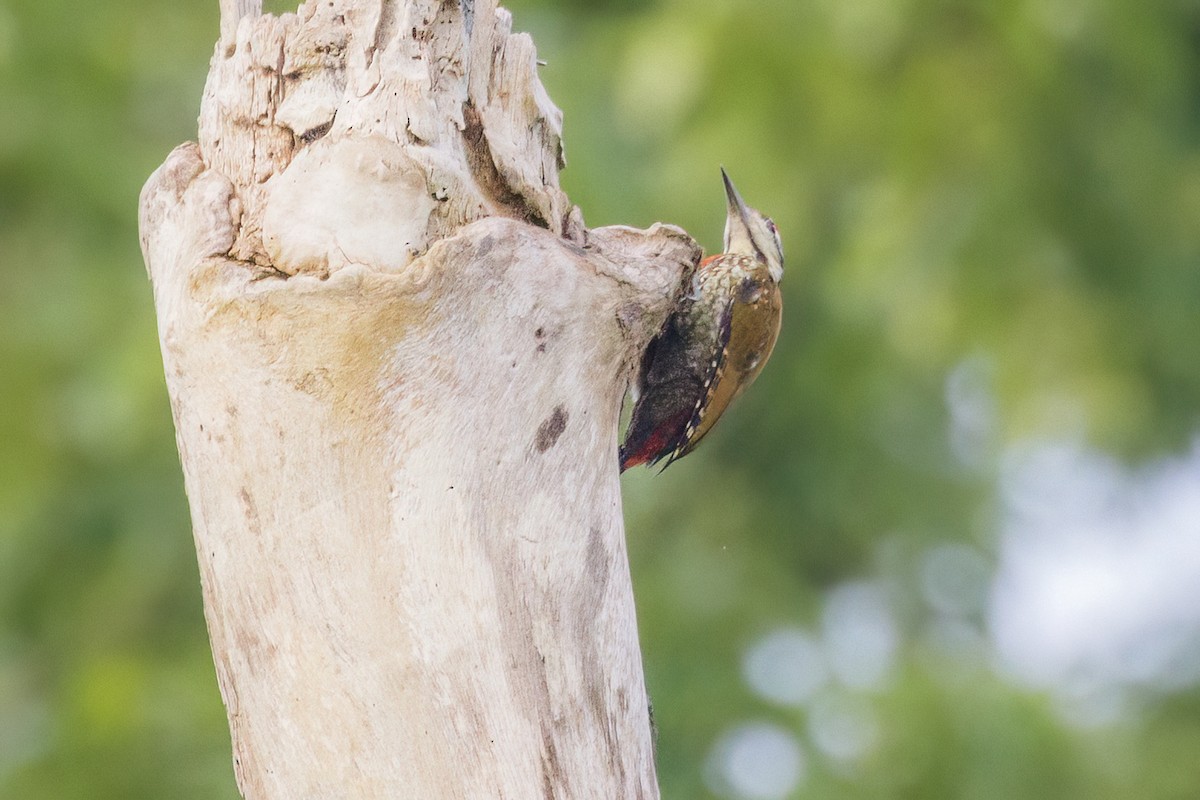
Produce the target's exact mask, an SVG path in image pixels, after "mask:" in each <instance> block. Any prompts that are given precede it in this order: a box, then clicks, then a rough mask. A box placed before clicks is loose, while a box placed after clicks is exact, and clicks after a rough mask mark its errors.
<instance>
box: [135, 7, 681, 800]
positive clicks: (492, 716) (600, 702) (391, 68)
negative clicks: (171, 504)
mask: <svg viewBox="0 0 1200 800" xmlns="http://www.w3.org/2000/svg"><path fill="white" fill-rule="evenodd" d="M221 6H222V8H221V11H222V18H221V39H220V41H219V43H218V45H217V47H216V51H215V53H214V55H213V60H212V68H211V72H210V75H209V81H208V86H207V88H206V91H205V95H204V100H203V105H202V108H201V117H200V142H199V144H198V145H197V144H186V145H183V146H181V147H179V148H177V149H176V150H175V151H174V152H173V153H172V154H171V155H170V157H169V158H168V159H167V161H166V163H165V164H163V166H162V167H160V168H159V170H158V171H157V172H155V174H154V175H153V176H152V177H151V178H150V180H149V182H148V183H147V185H146V187H145V189H144V191H143V193H142V199H141V220H140V221H141V231H142V247H143V252H144V255H145V258H146V263H147V266H148V269H149V271H150V276H151V279H152V281H153V285H154V298H155V303H156V306H157V310H158V318H159V333H160V338H161V341H162V351H163V362H164V365H165V369H166V375H167V385H168V389H169V391H170V396H171V404H172V408H173V410H174V415H175V425H176V431H177V437H178V442H179V452H180V456H181V460H182V463H183V469H184V474H185V478H186V484H187V491H188V497H189V501H190V503H191V508H192V519H193V526H194V530H195V539H196V547H197V552H198V556H199V562H200V571H201V578H202V582H203V589H204V602H205V611H206V615H207V619H208V626H209V633H210V636H211V639H212V646H213V653H214V657H215V662H216V668H217V674H218V678H219V682H220V686H221V691H222V696H223V697H224V700H225V704H226V707H227V709H228V713H229V723H230V728H231V731H232V735H233V745H234V757H235V768H236V772H237V780H238V784H239V786H240V787H241V790H242V792H243V793H244V795H245V796H246V797H248V798H281V799H286V800H295V799H296V798H326V797H347V798H459V797H462V798H600V799H602V800H617V799H618V798H636V797H646V798H652V797H657V795H658V789H657V787H656V783H655V776H654V765H653V755H652V747H651V741H650V728H649V723H648V719H647V710H646V695H645V689H644V685H643V679H642V669H641V658H640V654H639V650H638V642H637V631H636V623H635V617H634V604H633V594H632V591H631V586H630V579H629V570H628V564H627V558H626V552H625V545H624V538H623V537H624V534H623V527H622V520H621V498H620V494H619V486H618V482H617V456H616V453H617V442H616V435H617V423H618V412H619V406H620V402H621V396H622V393H623V391H624V388H625V385H626V381H627V379H628V376H629V373H630V370H631V369H632V368H633V367H634V366H635V364H636V362H637V359H638V354H639V353H640V352H641V351H642V349H643V348H644V345H645V343H646V342H647V341H648V339H649V338H650V336H651V335H652V334H653V333H654V332H655V331H657V329H658V328H659V326H660V324H661V323H662V321H663V319H664V318H665V316H666V314H667V313H668V311H669V309H670V307H671V304H672V302H673V298H674V296H675V294H676V290H677V289H678V287H679V286H680V282H681V280H682V279H683V278H684V276H685V275H686V273H687V271H688V270H689V269H690V268H691V264H692V263H693V262H694V260H695V258H696V257H697V255H698V253H697V249H696V247H695V244H694V243H693V242H692V241H691V239H690V238H688V237H687V235H686V234H684V233H683V232H682V231H680V230H678V229H676V228H671V227H667V226H655V227H654V228H652V229H650V230H649V231H637V230H632V229H628V228H605V229H597V230H590V231H589V230H587V229H585V227H584V225H583V221H582V217H581V216H580V214H579V212H578V210H577V209H575V208H574V207H572V206H571V204H570V203H569V202H568V200H567V198H566V196H565V195H564V194H563V192H562V191H561V190H560V189H559V187H558V170H559V168H560V166H561V163H562V159H561V146H560V139H559V133H560V124H561V118H560V113H559V111H558V109H556V108H555V107H554V105H553V104H552V103H551V102H550V100H549V98H548V97H547V96H546V94H545V92H544V90H543V89H542V86H541V83H540V82H539V80H538V76H537V67H536V63H535V55H534V49H533V44H532V42H531V41H530V39H529V38H528V37H527V36H525V35H522V34H512V33H511V32H510V19H509V16H508V14H507V12H505V11H504V10H502V9H498V8H496V7H495V5H494V3H491V2H482V1H481V2H470V1H469V0H461V2H454V0H450V2H439V1H438V0H409V1H408V2H403V3H397V2H382V1H381V0H376V2H367V1H366V0H333V2H329V0H323V1H322V2H315V1H314V2H308V3H306V4H305V5H303V6H302V7H301V8H300V10H299V12H298V14H296V15H290V14H289V15H285V16H283V17H281V18H275V17H269V16H266V17H264V16H261V15H260V11H261V9H260V6H259V3H258V2H247V0H223V2H222V4H221Z"/></svg>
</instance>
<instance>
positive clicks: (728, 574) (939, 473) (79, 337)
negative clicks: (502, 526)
mask: <svg viewBox="0 0 1200 800" xmlns="http://www.w3.org/2000/svg"><path fill="white" fill-rule="evenodd" d="M271 6H273V7H274V10H283V6H284V4H282V3H278V2H277V3H273V4H271ZM216 7H217V3H216V2H215V1H214V2H201V3H170V2H166V0H117V2H111V3H106V4H103V5H102V6H96V7H94V8H92V9H90V10H88V11H86V12H83V11H81V10H80V8H79V6H78V5H77V4H74V3H68V2H65V0H0V265H2V275H0V797H4V798H21V799H22V800H26V799H28V800H38V799H39V798H54V799H55V800H58V799H59V798H108V797H112V798H162V797H171V798H219V797H230V798H233V797H236V796H237V793H236V790H235V788H234V784H233V777H232V769H231V766H230V755H229V743H228V733H227V730H226V727H225V720H224V712H223V709H222V707H221V704H220V699H219V696H218V693H217V689H216V684H215V679H214V676H213V672H212V666H211V660H210V656H209V653H208V645H207V640H206V635H205V630H204V623H203V616H202V609H201V604H200V597H199V587H198V576H197V570H196V566H195V561H194V554H193V551H192V544H191V539H190V533H189V523H188V517H187V510H186V505H185V500H184V496H183V491H182V485H181V479H180V474H179V469H178V464H177V458H176V454H175V449H174V441H173V437H172V427H171V420H170V413H169V409H168V406H167V402H166V395H165V390H164V387H163V382H162V376H161V364H160V361H159V356H158V350H157V341H156V334H155V328H154V319H153V309H152V306H151V300H150V292H149V287H148V284H147V282H146V279H145V275H144V272H143V269H142V266H141V256H140V253H139V250H138V243H137V231H136V201H137V193H138V191H139V189H140V186H141V184H142V182H143V181H144V180H145V178H146V177H147V176H148V175H149V173H150V172H151V171H152V170H153V169H154V168H155V167H156V166H157V165H158V164H159V163H160V162H161V161H162V159H163V158H164V157H165V155H166V153H167V152H168V151H169V150H170V148H171V147H173V146H174V145H175V144H177V143H179V142H181V141H184V140H186V139H189V138H194V135H195V117H196V113H197V108H198V104H199V97H200V92H201V88H202V86H203V81H204V78H205V73H206V70H207V60H208V56H209V54H210V52H211V46H212V42H213V41H214V39H215V36H216V31H217V9H216ZM509 7H510V8H511V9H512V10H513V12H514V16H515V27H516V28H518V29H523V30H530V31H531V32H532V33H533V34H534V37H535V40H536V41H537V43H538V46H539V52H540V54H541V57H542V58H543V59H545V60H546V61H547V62H548V63H547V65H546V66H545V67H543V68H542V76H543V80H544V81H545V83H546V85H547V87H548V89H549V91H550V94H551V96H552V97H553V98H554V99H555V101H556V102H557V103H558V104H559V105H560V106H561V107H562V108H563V110H564V112H565V116H566V131H565V136H566V147H567V157H568V160H569V162H570V165H569V167H568V169H567V170H566V172H565V173H564V175H563V181H564V184H565V186H566V188H567V190H568V192H569V193H570V194H571V197H572V199H573V200H574V202H576V203H577V204H579V205H580V206H581V207H582V209H583V211H584V214H585V217H586V219H587V221H588V223H589V224H590V225H593V226H596V225H603V224H617V223H620V224H632V225H638V226H646V225H649V224H650V223H652V222H654V221H656V220H666V221H671V222H675V223H677V224H680V225H682V226H684V227H685V228H687V229H688V230H689V231H691V232H692V233H693V234H694V235H696V236H697V237H698V238H699V239H700V240H701V242H702V243H703V244H705V245H706V246H707V247H708V248H709V249H710V250H712V249H713V248H716V247H718V246H719V244H720V241H719V240H720V234H721V226H722V220H723V200H722V195H721V187H720V181H719V175H718V173H717V165H718V164H724V165H725V166H726V167H727V168H728V169H729V171H730V174H731V175H732V176H733V177H734V179H735V180H736V181H737V183H738V186H739V188H740V189H741V191H742V193H743V195H744V196H745V197H746V198H747V199H748V200H749V201H750V203H751V204H752V205H755V206H757V207H759V208H761V209H764V210H765V211H767V212H768V213H770V214H771V215H772V216H773V217H774V218H775V220H776V221H777V222H778V223H779V227H780V228H781V230H782V232H783V236H784V241H785V248H786V249H787V254H788V263H787V267H788V272H787V276H786V279H785V289H786V304H787V307H786V318H785V330H784V334H783V338H782V339H781V341H780V344H779V346H778V349H777V351H776V354H775V356H774V358H773V361H772V363H771V366H770V367H769V368H768V369H767V370H766V371H765V373H764V374H763V376H762V377H761V378H760V379H759V382H758V384H757V385H756V386H755V389H754V391H752V392H750V393H749V394H747V395H746V397H745V398H743V399H742V400H741V401H740V402H739V404H738V405H737V406H736V407H735V409H734V411H733V412H731V414H730V415H729V417H728V418H727V419H726V420H725V421H724V422H723V423H722V425H721V426H720V427H719V428H718V429H717V431H716V432H715V433H714V434H713V435H712V437H710V439H709V440H708V441H706V443H705V446H704V447H702V448H701V449H700V450H699V451H698V452H697V454H696V455H693V456H691V457H689V458H688V459H686V460H684V461H682V462H680V463H678V464H677V465H675V466H673V467H672V468H671V469H670V470H668V471H667V472H665V473H663V474H662V475H658V476H655V475H652V474H651V473H648V472H645V471H639V472H638V474H632V475H630V476H627V477H626V478H625V485H626V500H627V518H628V533H629V538H630V546H631V555H632V562H633V569H634V573H635V576H634V577H635V582H636V591H637V597H638V603H639V611H640V615H641V625H642V638H643V646H644V652H645V658H646V668H647V674H648V680H649V683H650V689H651V693H652V696H653V698H654V701H655V709H656V715H657V720H658V724H659V729H660V738H659V760H660V774H661V781H662V786H663V789H664V795H665V796H666V797H668V798H703V797H711V796H715V795H714V794H713V793H714V792H716V791H719V790H720V780H719V779H715V778H713V774H714V771H717V768H716V767H714V766H713V764H714V761H713V758H712V756H711V754H712V752H713V747H714V743H715V742H716V741H717V740H718V739H719V738H720V737H721V736H722V735H723V732H724V731H727V730H728V729H730V727H731V726H736V725H739V724H741V723H743V722H745V721H749V720H758V721H764V722H766V723H769V724H770V725H773V726H776V728H775V729H776V730H783V731H788V732H791V733H792V734H794V736H795V741H796V742H798V743H799V746H800V747H801V748H802V750H803V752H804V753H806V754H807V756H806V758H805V762H804V764H805V765H804V769H803V780H802V781H801V782H800V783H799V785H798V788H797V789H796V790H795V792H794V796H803V797H806V798H827V797H828V798H833V797H837V798H897V799H899V798H943V797H945V798H951V797H956V798H957V797H963V798H978V799H979V800H985V799H986V798H1012V797H1038V798H1041V797H1045V798H1068V799H1069V798H1079V799H1080V800H1083V799H1084V798H1086V799H1087V800H1098V799H1099V800H1103V799H1105V798H1114V799H1115V798H1131V799H1132V798H1137V800H1155V799H1157V798H1162V799H1163V800H1166V799H1167V798H1195V797H1200V760H1198V758H1197V754H1198V753H1200V692H1197V690H1196V689H1195V688H1188V687H1187V686H1185V687H1184V688H1178V687H1175V688H1173V689H1171V690H1170V691H1152V690H1147V691H1145V692H1144V693H1142V695H1141V696H1139V698H1138V703H1137V704H1136V711H1133V712H1130V713H1126V714H1124V715H1121V716H1119V717H1118V718H1117V719H1115V720H1114V721H1110V722H1108V723H1107V724H1105V725H1100V726H1091V727H1079V726H1075V725H1071V724H1069V723H1068V722H1067V721H1065V720H1064V718H1063V716H1062V715H1061V714H1059V713H1058V712H1057V711H1056V706H1055V703H1054V702H1053V700H1052V698H1051V697H1050V696H1049V695H1048V694H1046V693H1044V692H1040V691H1034V690H1032V689H1029V688H1023V687H1022V686H1019V685H1016V684H1014V683H1012V682H1011V681H1010V680H1009V679H1007V678H1005V677H1004V673H1003V671H998V670H995V669H993V668H991V666H990V660H989V657H988V655H987V653H986V652H984V653H983V654H982V655H980V657H979V658H976V659H974V660H971V659H967V660H966V661H964V662H961V663H959V662H954V663H941V664H936V665H932V666H931V655H930V652H929V650H928V648H927V646H926V645H925V644H923V639H922V638H921V636H920V632H921V631H922V630H923V629H924V627H923V626H924V625H925V622H926V620H927V618H928V617H929V610H928V609H927V608H925V607H923V606H922V603H921V600H920V594H919V591H918V590H917V589H916V588H914V587H915V586H916V584H917V583H918V576H917V572H918V569H917V567H916V565H918V564H919V563H920V559H921V554H922V553H924V552H926V551H927V550H928V548H930V547H933V546H936V545H942V544H946V543H952V544H953V543H959V544H965V545H967V546H969V547H970V548H972V549H973V550H974V551H976V552H978V553H980V554H983V557H984V559H985V560H987V561H988V562H989V563H990V560H991V559H992V557H993V554H994V553H995V548H996V541H997V535H998V530H999V526H1000V517H1001V516H1002V514H1001V510H1000V506H1001V503H1000V501H999V500H998V497H999V494H998V491H999V490H998V483H999V479H1000V464H1001V460H1002V455H1003V453H1004V452H1005V449H1006V448H1007V447H1009V446H1010V445H1012V444H1014V443H1018V442H1021V441H1023V440H1028V439H1031V438H1037V437H1048V436H1058V435H1061V434H1062V433H1063V431H1064V430H1066V431H1069V432H1070V434H1071V435H1072V436H1077V437H1080V438H1081V440H1083V441H1086V442H1088V443H1090V445H1091V446H1093V447H1096V448H1101V449H1102V450H1104V451H1106V452H1111V453H1113V454H1116V455H1117V456H1119V457H1120V458H1122V459H1125V460H1127V461H1128V462H1129V463H1132V464H1136V463H1143V462H1148V461H1150V460H1153V459H1155V458H1159V457H1162V456H1165V455H1169V454H1172V453H1180V452H1183V451H1185V450H1186V449H1187V447H1188V446H1189V442H1190V441H1191V438H1192V437H1193V436H1194V435H1195V434H1196V432H1197V431H1198V430H1200V413H1198V411H1197V409H1198V407H1200V404H1198V401H1200V369H1198V368H1197V358H1198V357H1197V352H1198V350H1197V345H1198V344H1200V324H1198V323H1197V319H1196V310H1195V309H1196V308H1197V306H1198V305H1200V269H1197V265H1198V264H1200V260H1198V257H1200V225H1198V224H1197V222H1198V221H1200V148H1198V147H1197V145H1198V143H1200V3H1198V2H1195V1H1194V0H1148V2H1144V3H1130V2H1126V1H1125V0H1037V1H1036V2H1034V1H1033V0H1030V2H974V1H972V0H856V1H855V2H846V1H845V0H809V1H806V2H801V1H800V0H754V2H750V0H703V2H701V1H700V0H659V1H658V2H646V3H638V2H633V0H608V2H601V1H600V0H587V1H586V2H585V1H584V0H573V1H572V2H552V0H513V2H512V3H511V4H510V6H509ZM963 364H968V365H970V364H977V365H978V364H982V365H983V367H982V368H981V374H982V375H983V376H984V378H983V380H985V382H986V385H987V387H988V391H987V396H988V397H989V398H990V400H991V402H992V403H993V407H992V413H991V415H990V417H989V421H988V424H986V425H984V426H983V427H982V428H980V430H978V431H976V433H977V434H978V435H977V437H976V439H977V440H976V441H975V447H974V449H973V450H972V452H973V453H974V455H973V457H972V458H971V459H968V460H967V461H966V462H964V460H963V459H962V458H961V457H959V456H956V453H955V450H954V443H953V441H952V439H951V437H950V435H949V433H948V431H949V430H950V429H951V426H952V422H953V420H951V418H950V417H951V411H950V410H949V409H948V404H947V400H946V391H947V389H946V385H947V384H946V382H947V376H948V375H950V374H952V373H953V372H954V370H955V369H956V368H957V367H960V366H961V365H963ZM1198 527H1200V526H1198ZM1197 535H1198V536H1200V530H1198V531H1197ZM879 576H883V577H884V578H886V585H887V586H888V587H889V589H888V591H889V597H891V598H892V600H893V602H894V603H895V614H896V619H897V620H898V622H897V624H898V629H899V632H900V633H899V636H900V640H899V644H898V646H897V651H896V657H895V665H894V667H893V668H892V669H891V671H890V673H889V677H888V679H887V680H886V681H885V682H883V683H882V684H881V685H877V686H874V687H872V688H870V689H869V690H863V691H855V690H854V689H853V688H852V687H850V688H846V687H843V689H840V690H837V691H840V692H841V693H842V695H843V696H844V698H849V700H850V701H851V702H854V703H859V704H860V706H861V707H865V708H867V709H869V712H870V714H871V715H872V718H873V719H874V720H875V721H876V725H875V728H874V730H875V732H876V733H875V736H874V739H873V743H872V745H871V746H870V747H869V748H867V749H866V750H865V751H864V752H863V753H861V754H860V755H859V756H857V757H856V758H854V759H852V760H851V761H848V762H847V761H839V760H838V759H835V758H829V757H826V756H825V755H823V754H822V752H821V749H820V748H819V747H814V746H813V744H812V743H811V742H810V741H809V740H810V738H811V726H810V722H811V720H810V715H811V714H812V713H813V711H812V709H811V708H809V707H806V706H804V705H802V704H796V705H786V704H784V705H781V704H778V703H771V702H768V701H767V700H765V699H764V698H763V697H761V696H760V695H759V694H756V693H755V692H754V691H752V690H751V689H750V688H749V687H748V686H747V684H746V682H745V681H744V680H743V677H742V662H743V655H744V651H745V649H746V648H747V647H748V646H750V645H751V644H752V643H753V642H755V641H756V640H757V639H758V637H759V636H761V635H763V634H765V633H767V632H769V631H771V630H773V629H775V628H777V627H779V626H785V627H794V628H796V629H799V630H807V629H814V628H816V627H819V625H820V620H821V618H822V614H823V613H824V610H825V608H826V604H827V602H828V598H829V596H830V595H829V593H830V591H831V590H834V589H836V587H838V586H841V585H843V584H845V582H847V581H850V582H853V581H858V580H862V579H864V578H871V579H876V578H878V577H879ZM984 577H985V578H986V576H984ZM975 589H976V590H977V591H978V592H979V593H981V594H982V593H986V591H987V587H986V585H977V586H975ZM984 616H985V612H984V611H983V610H982V609H976V610H975V611H973V612H971V613H970V614H967V615H966V617H967V618H966V620H965V622H966V624H967V625H968V626H973V628H974V629H978V630H979V631H981V636H982V631H984V629H985V627H986V620H985V619H984ZM933 660H937V658H936V657H933ZM831 691H833V690H831ZM706 776H707V777H706Z"/></svg>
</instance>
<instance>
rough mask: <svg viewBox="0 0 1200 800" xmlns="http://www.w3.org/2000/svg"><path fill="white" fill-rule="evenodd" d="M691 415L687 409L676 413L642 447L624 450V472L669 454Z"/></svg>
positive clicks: (622, 461)
mask: <svg viewBox="0 0 1200 800" xmlns="http://www.w3.org/2000/svg"><path fill="white" fill-rule="evenodd" d="M690 416H691V415H690V414H689V413H688V412H686V411H683V412H680V413H679V414H676V415H675V416H673V417H671V418H669V419H668V420H666V422H664V423H663V424H662V425H659V426H658V427H657V428H655V429H654V432H653V433H651V434H650V436H649V437H647V439H646V441H644V442H642V445H641V447H639V448H637V449H636V450H633V451H629V452H623V453H622V454H621V471H622V472H624V471H625V470H627V469H629V468H630V467H636V466H638V465H639V464H646V463H649V462H653V461H657V460H658V459H660V458H663V457H664V456H666V455H668V454H669V453H670V451H672V450H674V449H675V443H676V442H677V441H678V440H679V436H680V434H681V433H682V432H683V431H682V429H683V426H684V425H686V424H687V421H688V419H689V418H690Z"/></svg>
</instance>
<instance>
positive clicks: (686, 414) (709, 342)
mask: <svg viewBox="0 0 1200 800" xmlns="http://www.w3.org/2000/svg"><path fill="white" fill-rule="evenodd" d="M690 312H691V308H684V309H681V310H680V311H679V312H677V313H676V314H675V315H674V316H673V317H672V318H671V320H670V321H669V322H668V324H667V325H666V327H665V328H664V330H663V332H662V333H661V334H660V335H659V336H658V337H657V338H656V339H655V340H654V342H653V343H652V344H651V347H650V348H649V349H648V350H647V354H646V360H645V361H644V362H643V367H642V375H641V384H642V385H641V392H640V394H639V396H638V400H637V402H636V403H635V404H634V408H633V416H632V418H631V420H630V422H629V429H628V431H627V432H626V434H625V442H624V444H622V446H621V451H620V458H621V469H622V471H624V470H626V469H629V468H630V467H633V466H637V465H639V464H656V463H657V462H659V461H660V460H662V459H664V458H666V459H668V460H667V463H666V464H665V465H664V466H663V469H666V467H667V466H669V465H670V464H671V462H673V461H675V459H677V458H680V457H682V456H683V455H686V454H687V453H688V452H689V451H690V450H691V449H692V447H694V446H695V443H696V441H698V439H697V440H695V441H690V439H691V437H692V436H693V435H694V434H695V432H696V429H697V428H698V427H699V425H700V423H701V422H702V421H703V419H704V409H705V406H706V402H707V399H708V398H709V397H710V396H711V393H712V391H713V390H714V387H716V385H717V384H718V382H719V381H720V377H721V374H722V371H723V369H724V353H725V349H726V344H727V343H728V341H729V335H730V331H731V329H732V318H733V302H732V300H730V302H729V303H728V304H727V305H726V306H725V307H724V308H723V309H722V311H721V313H720V315H719V317H718V323H717V331H716V337H715V341H714V338H713V337H711V336H696V334H695V331H694V330H693V329H692V325H693V322H692V320H691V315H690Z"/></svg>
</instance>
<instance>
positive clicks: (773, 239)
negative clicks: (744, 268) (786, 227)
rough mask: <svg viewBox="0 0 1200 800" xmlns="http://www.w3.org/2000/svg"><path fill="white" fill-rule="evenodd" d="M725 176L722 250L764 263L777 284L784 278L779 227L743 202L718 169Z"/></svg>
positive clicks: (722, 171) (727, 178)
mask: <svg viewBox="0 0 1200 800" xmlns="http://www.w3.org/2000/svg"><path fill="white" fill-rule="evenodd" d="M721 177H722V178H724V179H725V198H726V200H727V201H728V210H727V216H726V217H725V252H726V253H734V254H736V255H744V256H751V257H752V258H756V259H758V260H759V261H761V262H762V263H764V264H766V265H767V269H768V270H770V272H771V278H772V279H773V280H774V281H775V282H776V283H778V282H779V280H780V279H781V278H782V277H783V243H782V242H781V241H780V240H779V229H778V228H776V227H775V223H774V222H773V221H772V220H771V218H770V217H767V216H764V215H762V214H760V213H759V212H758V211H756V210H755V209H753V208H751V207H750V206H748V205H746V201H744V200H742V196H741V195H740V194H738V190H737V189H735V188H734V187H733V181H731V180H729V175H727V174H726V173H725V168H724V167H722V168H721Z"/></svg>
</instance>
